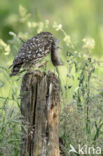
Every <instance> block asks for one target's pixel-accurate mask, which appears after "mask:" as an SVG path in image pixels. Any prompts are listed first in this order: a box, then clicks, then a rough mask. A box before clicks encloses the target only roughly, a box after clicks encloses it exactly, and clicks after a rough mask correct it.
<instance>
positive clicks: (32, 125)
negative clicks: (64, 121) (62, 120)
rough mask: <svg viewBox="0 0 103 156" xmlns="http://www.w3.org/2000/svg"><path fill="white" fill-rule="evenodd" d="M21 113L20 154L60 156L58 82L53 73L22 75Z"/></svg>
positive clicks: (38, 72) (27, 155) (22, 155)
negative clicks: (21, 134)
mask: <svg viewBox="0 0 103 156" xmlns="http://www.w3.org/2000/svg"><path fill="white" fill-rule="evenodd" d="M21 113H22V115H23V117H24V119H23V126H22V133H23V136H22V145H21V154H20V155H21V156H60V152H59V136H58V133H59V132H58V130H59V113H60V82H59V80H58V78H57V77H56V75H55V74H54V73H51V72H49V73H48V74H46V73H44V72H40V71H34V72H31V73H26V74H25V75H24V77H23V80H22V86H21ZM25 126H26V128H25ZM25 129H27V132H26V130H25Z"/></svg>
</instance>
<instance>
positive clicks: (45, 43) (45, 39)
mask: <svg viewBox="0 0 103 156" xmlns="http://www.w3.org/2000/svg"><path fill="white" fill-rule="evenodd" d="M57 49H58V47H57V40H56V39H55V38H54V36H53V35H52V34H51V33H49V32H42V33H40V34H38V35H37V36H35V37H33V38H31V39H29V40H28V41H27V42H25V43H24V44H23V46H22V47H21V48H20V50H19V52H18V55H17V56H16V57H15V58H14V61H13V64H12V73H11V74H10V76H14V75H16V74H17V73H18V72H19V70H20V68H21V67H22V65H24V64H27V65H29V63H30V64H31V62H33V64H36V63H38V62H40V60H42V59H43V58H44V57H45V56H46V55H47V54H48V53H49V52H51V60H52V62H53V61H54V60H59V59H53V57H55V56H57V55H56V54H55V52H56V51H57ZM57 62H58V64H59V63H60V60H59V61H57ZM53 64H54V65H55V63H53Z"/></svg>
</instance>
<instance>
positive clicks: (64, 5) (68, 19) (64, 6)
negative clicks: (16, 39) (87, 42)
mask: <svg viewBox="0 0 103 156" xmlns="http://www.w3.org/2000/svg"><path fill="white" fill-rule="evenodd" d="M20 4H21V5H22V6H23V7H24V8H26V9H27V10H28V11H29V12H30V13H31V15H32V18H33V20H34V21H35V16H36V14H38V19H41V20H45V19H48V20H49V21H51V22H52V21H57V22H58V23H62V25H63V27H64V29H65V30H66V31H67V32H68V34H69V35H71V36H72V37H73V39H74V40H75V41H77V40H80V39H82V38H83V37H84V36H91V37H93V38H94V39H95V41H96V46H95V50H94V53H95V54H96V55H97V56H100V57H101V56H103V52H102V51H103V42H102V40H103V17H102V16H103V2H102V0H95V1H94V0H86V1H81V0H56V1H55V0H52V1H48V0H43V1H42V0H29V1H25V0H18V1H17V0H13V1H10V0H2V1H0V37H1V38H2V39H4V40H5V41H7V39H8V38H9V37H10V36H9V34H8V32H9V31H14V32H18V31H20V30H21V27H19V25H17V24H16V25H15V24H14V23H16V20H17V19H16V14H17V12H18V8H19V5H20ZM38 19H37V18H36V20H38Z"/></svg>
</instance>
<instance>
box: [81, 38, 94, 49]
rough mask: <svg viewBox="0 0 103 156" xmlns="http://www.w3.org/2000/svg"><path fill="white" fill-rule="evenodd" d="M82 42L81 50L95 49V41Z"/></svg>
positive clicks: (86, 40)
mask: <svg viewBox="0 0 103 156" xmlns="http://www.w3.org/2000/svg"><path fill="white" fill-rule="evenodd" d="M82 41H83V42H84V45H83V48H87V49H94V47H95V40H94V39H92V38H84V39H83V40H82Z"/></svg>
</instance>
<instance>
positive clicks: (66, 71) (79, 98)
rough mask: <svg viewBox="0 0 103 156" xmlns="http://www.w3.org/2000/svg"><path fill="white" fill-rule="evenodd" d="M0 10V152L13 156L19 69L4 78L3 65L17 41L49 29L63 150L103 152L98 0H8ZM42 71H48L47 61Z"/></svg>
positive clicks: (6, 72) (9, 60) (6, 71)
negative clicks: (57, 49) (55, 53)
mask: <svg viewBox="0 0 103 156" xmlns="http://www.w3.org/2000/svg"><path fill="white" fill-rule="evenodd" d="M39 3H40V4H39ZM0 13H1V14H0V30H1V31H0V156H19V152H20V143H21V140H20V136H21V135H22V134H21V131H20V126H21V115H20V96H19V92H20V85H21V80H22V75H23V73H22V72H21V73H19V74H18V75H17V76H15V77H13V78H10V77H9V74H10V68H9V66H10V65H11V64H12V61H13V58H14V57H15V56H16V54H17V53H18V50H19V48H20V46H21V45H22V44H23V41H26V40H27V39H29V38H30V37H32V36H34V35H36V34H37V33H39V32H41V31H49V32H51V33H53V34H54V35H55V36H56V38H58V39H60V46H61V47H62V48H61V53H60V55H61V60H62V62H63V63H64V65H63V66H61V67H58V68H57V70H56V71H57V75H58V78H59V79H60V82H61V86H62V93H61V117H60V121H61V122H60V138H61V139H62V140H63V143H64V145H63V146H64V147H65V151H66V152H69V149H70V144H72V145H73V146H74V147H75V148H76V149H78V144H81V146H83V145H85V144H86V145H88V146H89V147H91V146H93V147H98V146H99V147H101V150H102V154H103V89H102V86H103V81H102V75H103V61H102V56H103V53H102V50H103V43H102V39H103V22H102V14H103V6H102V0H99V1H97V0H95V2H94V1H93V0H87V1H80V0H78V1H76V0H72V1H71V0H70V1H67V0H64V1H61V0H60V1H59V0H57V1H54V0H53V1H47V0H44V1H41V2H39V1H36V0H35V1H32V0H30V1H28V2H26V3H25V1H24V0H20V1H16V0H14V1H13V2H12V5H11V3H10V0H4V1H1V2H0ZM41 14H42V17H41ZM48 59H50V58H48ZM48 70H51V71H54V67H53V65H52V64H51V63H48V66H46V69H45V71H46V72H48ZM102 154H101V155H102ZM75 155H76V154H75ZM91 155H92V154H91Z"/></svg>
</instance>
